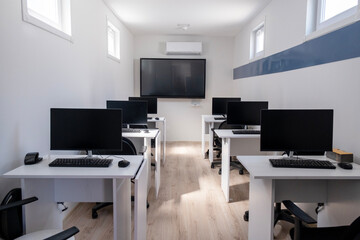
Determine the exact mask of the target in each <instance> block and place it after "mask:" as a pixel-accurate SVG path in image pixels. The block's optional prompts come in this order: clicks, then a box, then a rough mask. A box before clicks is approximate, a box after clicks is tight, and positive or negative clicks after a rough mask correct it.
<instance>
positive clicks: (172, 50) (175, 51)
mask: <svg viewBox="0 0 360 240" xmlns="http://www.w3.org/2000/svg"><path fill="white" fill-rule="evenodd" d="M201 52H202V43H201V42H166V54H167V55H200V54H201Z"/></svg>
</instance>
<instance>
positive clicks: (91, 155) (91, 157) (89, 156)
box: [86, 150, 98, 160]
mask: <svg viewBox="0 0 360 240" xmlns="http://www.w3.org/2000/svg"><path fill="white" fill-rule="evenodd" d="M86 158H87V159H94V160H95V159H98V157H94V156H93V151H92V150H88V151H87V156H86Z"/></svg>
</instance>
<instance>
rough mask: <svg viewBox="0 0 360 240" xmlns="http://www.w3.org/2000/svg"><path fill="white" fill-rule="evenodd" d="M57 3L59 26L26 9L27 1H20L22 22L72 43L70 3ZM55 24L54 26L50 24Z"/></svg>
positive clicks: (59, 1)
mask: <svg viewBox="0 0 360 240" xmlns="http://www.w3.org/2000/svg"><path fill="white" fill-rule="evenodd" d="M57 1H58V9H57V12H58V16H59V24H56V23H55V22H53V21H51V20H50V19H48V18H46V17H45V16H42V15H41V14H39V13H37V12H36V11H33V10H32V9H30V8H28V0H21V3H22V16H23V21H24V22H27V23H30V24H32V25H34V26H36V27H39V28H41V29H43V30H45V31H47V32H50V33H53V34H55V35H57V36H59V37H61V38H63V39H65V40H68V41H70V42H72V36H71V1H70V0H57ZM50 23H55V24H50Z"/></svg>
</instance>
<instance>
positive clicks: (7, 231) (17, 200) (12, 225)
mask: <svg viewBox="0 0 360 240" xmlns="http://www.w3.org/2000/svg"><path fill="white" fill-rule="evenodd" d="M36 200H38V198H37V197H31V198H26V199H22V197H21V189H20V188H16V189H13V190H11V191H10V192H9V193H8V194H7V195H6V196H5V198H4V200H3V201H2V202H1V205H0V238H1V239H4V240H9V239H15V238H19V239H44V238H45V239H47V240H65V239H68V238H70V237H72V236H74V235H75V234H77V233H78V232H79V229H78V228H77V227H71V228H68V229H66V230H64V231H60V232H59V231H56V230H54V231H50V232H51V233H49V230H44V231H37V232H34V233H30V234H26V235H24V229H23V212H22V206H23V205H25V204H28V203H31V202H34V201H36ZM48 234H50V236H49V235H48Z"/></svg>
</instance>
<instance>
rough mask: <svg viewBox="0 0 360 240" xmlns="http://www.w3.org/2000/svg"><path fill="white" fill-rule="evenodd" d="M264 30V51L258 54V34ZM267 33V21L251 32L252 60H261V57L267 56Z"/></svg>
mask: <svg viewBox="0 0 360 240" xmlns="http://www.w3.org/2000/svg"><path fill="white" fill-rule="evenodd" d="M260 29H263V32H264V33H263V34H264V38H263V50H262V51H260V52H256V50H257V49H256V46H257V36H256V33H257V32H258V31H259V30H260ZM265 31H266V27H265V20H264V21H262V22H261V23H260V24H258V25H257V26H256V27H255V28H253V30H252V31H251V34H250V60H256V59H259V58H261V57H263V56H264V55H265Z"/></svg>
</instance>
